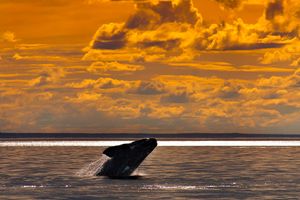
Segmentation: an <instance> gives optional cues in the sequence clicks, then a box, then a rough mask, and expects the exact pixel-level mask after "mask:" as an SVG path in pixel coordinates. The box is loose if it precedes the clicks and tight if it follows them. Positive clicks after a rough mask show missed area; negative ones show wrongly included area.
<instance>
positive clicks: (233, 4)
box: [215, 0, 243, 9]
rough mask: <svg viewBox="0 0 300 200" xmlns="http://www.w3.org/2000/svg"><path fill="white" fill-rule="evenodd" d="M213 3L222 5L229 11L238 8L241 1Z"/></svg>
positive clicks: (225, 0) (218, 0)
mask: <svg viewBox="0 0 300 200" xmlns="http://www.w3.org/2000/svg"><path fill="white" fill-rule="evenodd" d="M215 1H217V2H218V3H220V4H222V5H223V6H224V7H226V8H231V9H234V8H237V7H239V6H240V5H241V3H242V2H243V0H215Z"/></svg>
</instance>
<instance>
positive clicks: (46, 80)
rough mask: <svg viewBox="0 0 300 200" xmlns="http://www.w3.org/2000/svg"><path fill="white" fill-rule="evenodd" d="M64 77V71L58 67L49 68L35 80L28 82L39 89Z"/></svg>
mask: <svg viewBox="0 0 300 200" xmlns="http://www.w3.org/2000/svg"><path fill="white" fill-rule="evenodd" d="M63 77H65V71H64V70H63V69H62V68H59V67H51V68H48V69H45V70H43V71H42V72H41V73H40V74H39V76H38V77H37V78H34V79H32V80H30V81H29V85H30V86H33V87H41V86H45V85H48V84H53V83H54V84H55V83H57V82H58V81H60V79H61V78H63Z"/></svg>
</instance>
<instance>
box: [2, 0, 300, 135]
mask: <svg viewBox="0 0 300 200" xmlns="http://www.w3.org/2000/svg"><path fill="white" fill-rule="evenodd" d="M210 3H211V4H213V5H212V7H211V8H210V9H212V8H215V7H216V6H215V5H217V8H218V9H219V10H218V12H219V11H220V12H221V11H222V10H223V12H224V13H228V14H229V15H230V16H228V18H224V19H223V18H222V17H221V19H220V20H216V21H213V20H212V21H209V20H206V19H205V18H204V17H203V16H204V15H202V14H201V13H200V8H199V7H201V6H202V8H201V9H206V7H205V6H208V5H209V3H207V2H206V1H201V2H200V3H199V2H196V1H194V2H193V1H191V0H174V1H169V0H166V1H152V0H151V1H148V0H145V1H138V0H128V1H113V2H112V1H102V0H86V1H68V0H57V1H53V2H50V1H49V2H48V1H47V2H46V1H42V2H37V1H30V2H27V3H25V2H23V1H18V6H17V7H16V8H18V9H20V10H22V9H21V8H22V6H25V7H26V9H29V10H31V9H36V8H39V9H41V11H40V12H42V13H44V14H47V13H46V12H44V11H45V10H47V11H48V12H49V13H52V14H50V15H51V16H52V17H55V18H51V19H52V20H53V19H55V20H56V21H57V19H59V21H58V22H59V24H60V26H62V27H64V28H65V29H68V31H66V32H63V31H62V30H58V31H57V33H55V34H54V33H53V32H51V31H49V32H48V31H46V32H45V30H50V29H53V31H54V32H55V31H56V30H55V28H54V27H55V26H53V21H52V22H51V23H49V24H48V25H47V20H46V21H45V22H44V23H43V25H41V26H43V31H44V32H45V33H43V32H42V31H38V32H37V33H34V34H32V35H31V37H29V36H28V35H26V34H29V32H30V31H31V32H33V29H32V27H31V23H30V22H29V21H30V17H28V18H26V20H29V21H27V24H28V25H27V26H26V29H27V33H26V34H24V32H22V30H23V29H25V28H24V27H23V28H22V27H21V25H14V26H15V27H17V28H16V29H13V28H10V27H13V26H8V27H4V29H3V30H2V29H0V31H1V32H0V46H1V48H0V79H1V82H0V110H1V112H0V124H1V131H12V132H13V131H17V132H18V131H20V132H110V133H111V132H153V133H156V132H255V133H282V130H285V132H288V133H296V132H297V131H298V130H299V128H300V127H299V123H298V122H299V119H300V103H299V102H300V92H299V87H300V71H299V69H298V67H299V63H300V49H299V44H300V42H299V40H300V39H299V27H300V21H299V12H300V3H299V2H298V1H297V0H272V1H264V0H216V1H211V2H210ZM11 4H12V3H11V2H9V1H6V2H2V4H1V3H0V10H1V8H2V7H1V6H4V5H5V6H11ZM31 4H32V8H28V6H29V7H30V5H31ZM33 4H34V5H33ZM196 4H197V7H196ZM200 4H201V5H200ZM128 5H131V7H130V6H128ZM133 5H135V9H134V10H133V11H132V10H130V11H128V13H129V12H131V13H130V15H129V16H128V13H127V14H126V15H125V14H124V13H125V11H122V12H121V10H122V9H123V10H126V8H131V9H132V8H133ZM249 5H256V6H257V5H259V8H261V11H263V12H262V13H261V16H260V17H259V18H257V17H256V18H255V19H253V20H252V21H253V23H252V22H251V23H250V22H249V21H247V20H244V19H242V17H240V16H239V14H241V13H246V12H248V10H247V8H248V7H247V6H249ZM51 6H52V7H51ZM89 6H90V7H89ZM94 6H95V7H96V6H98V8H99V9H100V7H101V6H102V7H103V8H101V9H102V10H103V9H104V8H111V9H106V10H108V11H109V13H110V14H109V16H106V14H103V13H101V12H100V11H99V12H97V15H93V17H90V15H88V16H85V15H79V14H80V13H81V11H80V13H79V14H78V13H77V10H78V9H75V8H80V7H85V9H86V7H88V8H89V9H91V10H92V9H94V8H91V7H94ZM122 6H124V8H122V9H120V8H121V7H122ZM213 6H215V7H213ZM50 7H51V8H50ZM114 7H115V8H116V9H115V10H114V9H113V8H114ZM53 8H55V11H54V10H53ZM70 8H73V9H70ZM198 8H199V9H198ZM26 9H25V10H26ZM68 9H69V10H68ZM101 9H100V10H101ZM59 10H61V11H60V12H62V13H61V15H59V14H58V13H59ZM74 10H76V12H75V11H74ZM34 11H35V12H33V14H36V10H34ZM108 11H107V12H108ZM78 12H79V11H78ZM216 12H217V11H216ZM49 13H48V14H49ZM99 13H100V14H99ZM224 13H223V14H224ZM33 14H32V15H33ZM72 14H74V16H76V17H77V18H76V19H77V21H78V24H77V23H75V24H73V25H72V23H71V21H70V19H69V18H70V17H72V16H73V15H72ZM119 14H120V15H122V17H119V18H117V17H114V15H116V16H117V15H119ZM219 14H220V15H219ZM223 14H222V13H213V14H212V15H216V16H217V15H219V16H222V15H223ZM28 15H30V12H28ZM248 15H250V14H249V13H248ZM78 16H80V17H79V18H78ZM31 17H32V16H31ZM44 17H45V16H44ZM66 17H67V18H68V19H65V18H66ZM35 18H38V16H36V17H35ZM104 18H105V20H104ZM126 18H127V19H126ZM253 18H254V17H253ZM42 19H43V20H45V18H42ZM42 19H41V20H42ZM64 19H65V20H66V21H64ZM79 19H80V20H79ZM31 20H32V19H31ZM55 20H54V21H55ZM81 20H82V21H81ZM89 20H92V21H98V20H99V22H97V23H98V29H97V27H95V25H93V26H92V27H81V24H85V23H84V22H87V21H89ZM37 21H38V23H40V22H41V21H39V20H37ZM37 21H36V22H35V23H37ZM31 22H32V21H31ZM7 23H10V22H7ZM64 23H65V24H64ZM63 24H64V25H65V26H63ZM32 26H33V25H32ZM45 26H47V27H46V29H44V28H45ZM75 26H76V27H75ZM35 27H37V26H36V24H35ZM70 27H72V28H71V29H69V28H70ZM85 29H86V30H85ZM10 30H11V31H10ZM15 30H18V31H20V30H21V31H20V34H19V32H18V31H15ZM88 30H89V31H91V30H93V31H95V30H96V32H95V33H94V35H93V37H92V35H91V37H90V38H92V39H91V41H90V43H89V44H88V40H87V37H86V35H87V34H91V32H89V31H88ZM25 32H26V31H25ZM70 32H72V34H74V38H73V35H72V34H71V35H70ZM15 35H17V36H18V37H16V36H15ZM22 35H24V36H26V37H24V38H22V37H21V36H22ZM75 35H76V36H75ZM19 37H20V38H19ZM78 37H82V38H81V39H80V40H79V39H78ZM28 38H30V39H28ZM32 38H33V39H32ZM41 38H44V39H41ZM55 38H56V39H55ZM50 41H52V42H50ZM78 41H80V42H78ZM83 41H86V42H85V44H82V42H83Z"/></svg>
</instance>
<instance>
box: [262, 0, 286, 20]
mask: <svg viewBox="0 0 300 200" xmlns="http://www.w3.org/2000/svg"><path fill="white" fill-rule="evenodd" d="M283 12H284V6H283V0H275V1H271V2H269V3H268V5H267V8H266V10H265V15H266V19H267V20H273V19H274V18H275V17H276V16H278V15H283Z"/></svg>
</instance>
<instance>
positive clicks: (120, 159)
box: [95, 138, 157, 178]
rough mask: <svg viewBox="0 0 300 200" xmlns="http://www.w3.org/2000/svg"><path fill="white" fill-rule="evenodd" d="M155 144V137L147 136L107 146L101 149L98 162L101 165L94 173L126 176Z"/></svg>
mask: <svg viewBox="0 0 300 200" xmlns="http://www.w3.org/2000/svg"><path fill="white" fill-rule="evenodd" d="M156 146H157V141H156V139H154V138H147V139H141V140H137V141H134V142H132V143H128V144H122V145H118V146H112V147H109V148H107V149H105V150H104V151H103V155H102V158H103V159H102V160H101V161H100V162H98V164H99V165H101V166H100V167H99V168H98V170H97V172H96V173H95V175H96V176H107V177H110V178H126V177H127V178H128V177H130V175H131V174H132V173H133V172H134V171H135V170H136V168H137V167H138V166H139V165H140V164H141V163H142V162H143V160H144V159H145V158H146V157H147V156H148V155H149V154H150V153H151V152H152V151H153V150H154V149H155V147H156ZM104 158H105V159H104Z"/></svg>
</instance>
